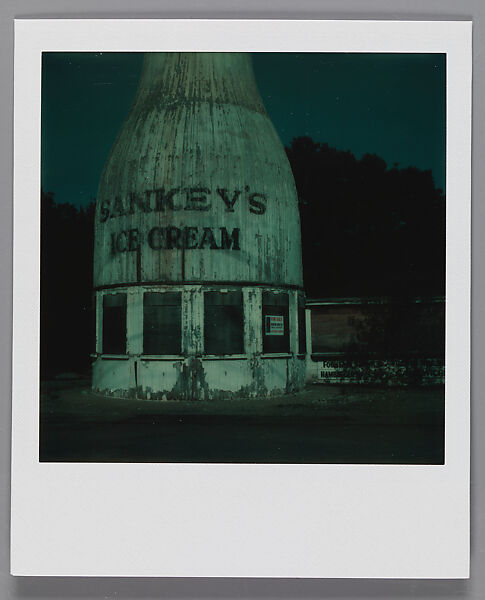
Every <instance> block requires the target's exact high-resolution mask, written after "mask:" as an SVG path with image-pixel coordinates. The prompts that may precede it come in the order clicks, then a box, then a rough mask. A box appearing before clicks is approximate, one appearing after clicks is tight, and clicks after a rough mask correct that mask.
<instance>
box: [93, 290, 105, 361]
mask: <svg viewBox="0 0 485 600" xmlns="http://www.w3.org/2000/svg"><path fill="white" fill-rule="evenodd" d="M94 301H95V306H94V310H95V311H96V313H95V320H96V321H95V336H96V342H95V352H96V353H97V354H101V352H102V350H103V292H99V291H98V292H96V294H95V297H94Z"/></svg>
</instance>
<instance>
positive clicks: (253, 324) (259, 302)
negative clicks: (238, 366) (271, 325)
mask: <svg viewBox="0 0 485 600" xmlns="http://www.w3.org/2000/svg"><path fill="white" fill-rule="evenodd" d="M242 293H243V306H244V352H245V354H248V355H254V354H261V353H262V352H263V326H262V318H263V316H262V315H263V292H262V291H261V289H260V288H243V291H242Z"/></svg>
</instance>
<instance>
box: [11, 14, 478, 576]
mask: <svg viewBox="0 0 485 600" xmlns="http://www.w3.org/2000/svg"><path fill="white" fill-rule="evenodd" d="M471 33H472V26H471V22H464V21H455V22H452V21H427V22H426V21H422V22H419V21H316V20H315V21H305V20H298V21H289V20H239V21H237V20H141V19H140V20H63V19H59V20H50V19H46V20H28V19H26V20H17V21H16V22H15V81H14V85H15V105H14V121H15V125H14V127H15V131H14V290H13V384H12V388H13V391H12V396H13V398H12V508H11V572H12V574H14V575H44V576H51V575H58V576H131V577H143V576H147V577H148V576H150V577H151V576H167V577H216V576H220V577H308V578H310V577H325V578H346V577H352V578H447V579H449V578H467V577H468V576H469V539H470V532H469V465H470V440H469V419H470V257H471V245H470V213H471V73H472V62H471V39H472V35H471ZM47 51H49V52H145V51H147V52H148V51H245V52H386V53H387V52H389V53H390V52H413V53H421V52H422V53H446V55H447V148H446V152H447V154H446V158H447V174H446V198H447V251H446V259H447V270H446V277H447V279H446V375H445V378H446V425H445V464H444V465H398V466H396V465H348V464H346V465H334V464H311V465H309V464H305V465H274V464H187V463H182V464H174V463H153V464H151V463H150V464H146V463H143V464H140V463H130V464H119V463H116V464H113V463H108V464H106V463H96V464H94V463H41V462H39V303H40V252H39V248H40V147H41V146H40V113H41V54H42V52H47ZM66 151H68V149H66Z"/></svg>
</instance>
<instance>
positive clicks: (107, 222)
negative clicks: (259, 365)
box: [94, 53, 302, 288]
mask: <svg viewBox="0 0 485 600" xmlns="http://www.w3.org/2000/svg"><path fill="white" fill-rule="evenodd" d="M193 281H196V282H228V281H230V282H259V283H269V284H271V285H278V284H283V285H290V286H291V285H293V286H302V269H301V241H300V221H299V212H298V202H297V195H296V189H295V184H294V180H293V175H292V173H291V169H290V166H289V163H288V160H287V158H286V155H285V152H284V149H283V146H282V144H281V142H280V140H279V138H278V136H277V134H276V131H275V129H274V127H273V125H272V123H271V121H270V120H269V118H268V116H267V114H266V111H265V109H264V107H263V104H262V101H261V99H260V96H259V93H258V91H257V88H256V84H255V81H254V77H253V74H252V67H251V59H250V56H249V55H245V54H238V53H167V54H160V53H153V54H147V55H146V58H145V64H144V69H143V73H142V76H141V80H140V84H139V89H138V92H137V96H136V99H135V101H134V104H133V107H132V109H131V111H130V113H129V115H128V117H127V119H126V122H125V123H124V125H123V128H122V130H121V131H120V134H119V136H118V138H117V140H116V142H115V144H114V146H113V148H112V150H111V152H110V155H109V158H108V160H107V163H106V166H105V169H104V172H103V175H102V178H101V182H100V186H99V191H98V198H97V207H96V225H95V263H94V285H95V287H98V288H99V287H103V286H109V285H115V284H123V283H134V282H165V283H168V282H193Z"/></svg>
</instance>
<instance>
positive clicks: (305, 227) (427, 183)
mask: <svg viewBox="0 0 485 600" xmlns="http://www.w3.org/2000/svg"><path fill="white" fill-rule="evenodd" d="M287 154H288V158H289V160H290V164H291V167H292V170H293V174H294V176H295V181H296V187H297V190H298V197H299V202H300V215H301V227H302V245H303V249H302V250H303V272H304V281H305V288H306V292H307V295H308V296H309V297H332V296H380V295H385V296H395V297H408V296H420V295H444V287H445V225H446V215H445V197H444V195H443V193H442V191H441V190H439V189H437V188H436V187H435V185H434V181H433V177H432V174H431V171H421V170H419V169H417V168H414V167H408V168H403V169H399V168H397V166H393V167H391V168H387V165H386V163H385V161H384V160H383V159H382V158H380V157H378V156H376V155H370V154H366V155H365V156H363V157H362V158H361V159H360V160H358V159H356V158H355V156H354V155H353V154H352V153H351V152H343V151H340V150H336V149H335V148H331V147H329V146H328V145H327V144H320V143H316V142H314V141H313V140H312V139H311V138H308V137H300V138H296V139H294V140H293V141H292V143H291V145H290V147H289V148H287Z"/></svg>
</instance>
